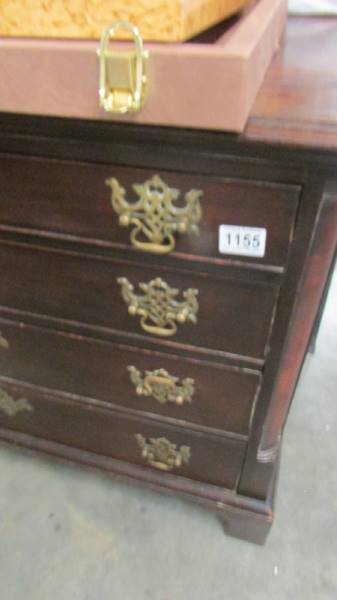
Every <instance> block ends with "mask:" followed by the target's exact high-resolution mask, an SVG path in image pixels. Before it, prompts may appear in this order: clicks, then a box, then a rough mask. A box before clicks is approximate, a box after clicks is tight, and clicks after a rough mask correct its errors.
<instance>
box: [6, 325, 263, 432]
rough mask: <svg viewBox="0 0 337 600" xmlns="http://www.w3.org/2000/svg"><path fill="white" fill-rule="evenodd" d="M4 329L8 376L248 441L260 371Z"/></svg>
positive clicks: (59, 335) (33, 331)
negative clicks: (222, 432) (241, 437)
mask: <svg viewBox="0 0 337 600" xmlns="http://www.w3.org/2000/svg"><path fill="white" fill-rule="evenodd" d="M0 330H1V332H2V335H3V337H4V338H5V339H6V340H7V342H8V345H9V347H8V348H7V349H1V348H0V372H1V375H2V376H5V377H9V378H12V379H19V380H21V381H24V382H28V383H31V384H34V385H37V386H42V387H45V388H51V389H53V390H59V391H61V392H67V393H69V394H76V395H79V396H82V397H86V398H88V399H93V400H94V401H95V402H96V403H97V404H98V403H99V401H100V402H102V403H103V402H104V403H110V404H113V405H118V406H120V407H123V409H125V410H128V411H137V412H138V413H140V412H143V413H147V414H148V415H149V414H153V415H157V416H159V417H161V418H162V417H164V418H168V419H174V420H176V421H179V422H188V423H191V424H194V425H195V426H197V427H199V428H200V429H203V428H214V429H217V430H223V431H227V432H233V433H238V434H241V435H245V436H246V435H248V432H249V424H250V418H251V414H252V410H253V406H254V400H255V398H256V395H257V392H258V389H259V384H260V375H259V373H258V372H256V371H253V370H247V369H238V368H230V367H228V366H224V365H219V364H214V363H206V362H203V361H199V360H192V359H188V358H185V357H184V358H183V357H180V356H173V355H171V354H168V353H160V352H153V351H146V350H142V349H140V348H135V347H131V346H127V345H123V344H112V343H108V342H103V341H98V340H95V339H90V338H85V337H82V336H78V335H69V334H67V333H61V332H56V331H52V330H46V329H41V328H39V327H34V326H30V325H24V324H22V323H11V322H9V321H5V320H0ZM130 367H134V369H130ZM163 369H164V370H165V371H166V372H167V374H166V375H165V374H163V372H162V371H160V370H163ZM157 371H160V372H159V373H158V372H157ZM175 378H176V379H175ZM137 391H138V393H137Z"/></svg>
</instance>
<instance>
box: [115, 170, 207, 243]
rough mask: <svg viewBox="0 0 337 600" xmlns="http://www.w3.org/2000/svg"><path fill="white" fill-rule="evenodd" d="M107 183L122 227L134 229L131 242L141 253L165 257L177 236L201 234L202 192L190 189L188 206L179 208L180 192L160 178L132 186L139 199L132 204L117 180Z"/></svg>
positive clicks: (187, 200) (186, 201) (156, 177)
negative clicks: (199, 226)
mask: <svg viewBox="0 0 337 600" xmlns="http://www.w3.org/2000/svg"><path fill="white" fill-rule="evenodd" d="M106 184H107V185H108V186H110V187H111V204H112V207H113V209H114V211H115V212H116V213H117V214H118V215H119V223H120V225H121V226H123V227H130V226H133V229H132V231H131V236H130V239H131V242H132V244H133V245H134V247H135V248H137V249H138V250H142V251H144V252H153V253H155V254H166V253H168V252H172V250H174V247H175V238H174V234H175V233H199V228H198V223H199V221H200V219H201V206H200V201H199V198H200V196H201V195H202V192H201V191H198V190H190V191H189V192H188V193H187V194H186V195H185V206H184V207H181V208H178V207H176V206H174V201H175V200H177V199H178V198H179V195H180V192H179V190H176V189H175V188H170V187H168V186H167V185H166V183H164V181H163V180H162V179H161V178H160V177H159V175H154V176H153V177H152V179H148V180H147V181H145V183H143V184H142V185H140V184H134V185H133V189H134V191H135V192H136V194H137V195H138V197H139V199H138V200H136V201H135V202H133V203H131V204H129V202H128V201H127V200H126V199H125V190H124V188H123V187H122V186H121V185H120V184H119V182H118V181H117V179H114V178H112V179H108V180H107V181H106Z"/></svg>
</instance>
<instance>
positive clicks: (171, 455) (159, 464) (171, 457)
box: [136, 433, 191, 471]
mask: <svg viewBox="0 0 337 600" xmlns="http://www.w3.org/2000/svg"><path fill="white" fill-rule="evenodd" d="M136 440H137V443H138V446H139V447H140V449H141V451H142V456H143V458H146V460H147V462H148V463H149V464H150V465H151V466H152V467H155V468H156V469H160V470H161V471H171V470H172V469H174V468H175V467H176V468H179V467H181V466H182V465H183V464H188V463H189V460H190V458H191V449H190V448H189V446H180V448H179V449H177V446H176V444H172V443H171V442H169V440H167V439H166V438H150V439H149V441H147V440H146V438H145V437H144V436H142V435H141V434H140V433H137V434H136Z"/></svg>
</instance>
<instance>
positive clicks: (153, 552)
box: [0, 277, 337, 600]
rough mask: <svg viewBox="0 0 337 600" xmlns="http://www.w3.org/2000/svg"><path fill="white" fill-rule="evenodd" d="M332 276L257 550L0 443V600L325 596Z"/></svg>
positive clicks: (336, 314)
mask: <svg viewBox="0 0 337 600" xmlns="http://www.w3.org/2000/svg"><path fill="white" fill-rule="evenodd" d="M336 306H337V277H335V280H334V282H333V286H332V289H331V293H330V295H329V300H328V304H327V306H326V310H325V314H324V319H323V323H322V327H321V330H320V334H319V338H318V343H317V349H316V353H315V355H314V356H312V357H310V359H309V361H308V363H307V365H306V368H305V370H304V373H303V376H302V378H301V383H300V385H299V388H298V390H297V393H296V397H295V400H294V403H293V407H292V411H291V414H290V417H289V421H288V427H287V431H286V435H285V438H284V444H283V455H282V463H281V473H280V481H279V492H278V498H277V504H276V520H275V523H274V526H273V528H272V531H271V534H270V536H269V538H268V541H267V543H266V545H265V546H264V547H257V546H254V545H252V544H248V543H245V542H241V541H238V540H235V539H232V538H229V537H226V536H225V535H224V534H223V532H222V529H221V527H220V525H219V523H218V521H217V519H216V518H214V516H213V515H212V514H210V513H208V512H206V511H203V510H201V509H200V508H199V507H197V506H194V505H193V504H189V503H186V502H183V501H180V500H177V499H173V498H167V497H165V496H160V495H158V494H156V493H154V492H151V491H148V490H143V489H140V488H137V487H132V486H129V485H126V484H121V483H118V482H115V481H112V480H111V479H109V478H108V477H107V476H105V475H102V474H101V473H99V472H95V471H92V470H87V469H85V468H77V467H76V468H74V467H71V466H68V465H64V464H61V463H59V462H57V461H53V460H51V459H48V458H45V457H41V456H37V455H35V456H33V455H31V454H29V453H27V452H23V451H21V450H19V449H15V448H12V447H9V446H7V445H4V444H2V445H0V475H1V480H0V597H1V599H2V600H23V599H25V600H27V599H29V600H30V599H32V600H51V599H54V598H60V600H61V599H62V600H70V599H76V600H96V599H97V600H108V599H109V600H112V599H121V600H131V599H132V600H133V599H137V600H189V599H191V600H218V599H227V598H228V599H231V600H232V599H233V598H234V599H236V600H246V599H247V600H248V599H249V600H252V599H254V598H259V600H264V599H266V598H268V599H269V600H279V599H280V600H284V599H285V598H290V599H291V600H298V599H305V600H311V599H315V600H327V599H329V600H330V599H331V600H336V598H337V477H336V465H337V397H336V387H337V386H336V384H337V372H336V357H337V310H336Z"/></svg>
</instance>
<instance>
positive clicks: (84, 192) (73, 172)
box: [0, 155, 300, 267]
mask: <svg viewBox="0 0 337 600" xmlns="http://www.w3.org/2000/svg"><path fill="white" fill-rule="evenodd" d="M18 174H20V176H18ZM154 175H159V176H160V178H161V180H162V182H163V183H164V184H165V185H167V186H169V188H175V189H177V190H179V191H180V196H179V198H177V199H172V198H171V197H170V195H169V194H168V195H167V194H166V195H164V194H162V195H161V196H160V198H159V200H160V202H159V204H160V206H159V212H160V214H159V215H158V212H157V213H156V214H153V212H152V211H153V202H151V198H150V201H149V197H148V195H147V194H145V201H144V203H143V205H142V206H141V207H139V206H138V209H137V210H133V211H132V210H131V212H130V211H129V210H128V209H126V212H127V216H125V214H124V217H123V216H122V214H121V212H119V213H118V211H117V213H116V212H115V210H114V209H113V208H112V189H111V187H109V186H107V185H106V181H107V180H109V179H111V178H114V179H116V180H117V181H118V183H119V185H120V186H122V187H123V188H124V189H125V200H126V202H127V203H128V204H129V205H130V206H129V208H131V209H132V207H131V205H132V204H134V203H135V201H137V200H139V194H140V190H139V189H138V192H136V191H135V190H134V189H133V185H134V184H143V183H144V182H146V181H151V180H152V177H153V176H154ZM149 189H150V191H151V189H153V185H152V188H151V186H150V188H147V190H149ZM299 189H300V188H299V187H297V186H288V185H278V184H272V183H268V182H258V181H256V182H252V181H244V180H239V179H228V178H221V177H206V176H200V175H191V174H179V173H172V172H165V171H160V172H158V171H151V170H146V169H136V168H127V167H120V166H115V165H97V164H91V163H88V164H86V163H78V162H71V161H62V160H55V159H53V160H51V159H41V158H33V157H17V156H10V155H2V156H1V157H0V204H1V219H0V226H2V227H6V226H7V227H14V228H25V229H34V230H38V231H40V232H41V234H43V235H48V232H49V233H50V232H53V233H54V234H55V233H56V234H58V235H60V236H61V237H62V236H63V237H66V236H75V238H80V239H88V240H89V241H92V242H95V241H96V243H102V242H104V243H105V244H107V245H109V246H111V247H117V248H123V249H131V248H134V249H136V250H137V249H140V248H141V249H140V252H143V250H144V249H145V251H146V248H147V249H148V250H150V251H153V249H154V246H156V245H157V246H158V244H159V246H162V249H160V248H159V249H158V248H157V249H156V250H155V251H158V252H164V253H165V252H166V251H169V252H173V253H177V255H178V256H181V257H185V258H187V257H189V258H191V257H193V256H194V257H197V258H198V260H207V261H216V262H220V263H221V261H223V260H224V259H231V258H232V259H235V260H237V261H240V260H243V261H247V260H248V261H249V262H250V263H258V264H265V265H273V266H276V267H280V266H283V265H284V264H285V262H286V258H287V253H288V247H289V243H290V239H291V236H292V229H293V225H294V220H295V215H296V210H297V204H298V198H299ZM191 190H198V191H201V192H202V195H201V197H200V203H201V210H202V214H201V218H200V221H198V219H199V217H198V216H197V217H196V220H197V221H198V227H199V233H198V234H196V233H193V229H194V226H193V221H194V217H195V214H194V216H193V215H191V214H190V213H188V207H190V208H191V203H192V204H193V203H194V202H195V199H193V197H192V198H191V196H190V195H188V193H189V192H190V191H191ZM159 192H160V193H161V192H163V190H162V189H160V190H159ZM116 194H117V195H118V193H117V190H116V191H115V195H116ZM192 196H193V194H192ZM152 199H153V198H152ZM116 202H118V201H117V200H116ZM175 206H178V207H179V208H180V209H183V208H184V207H185V209H186V210H187V213H186V214H185V213H184V215H185V216H184V215H183V216H181V215H180V217H177V215H176V212H175V208H174V207H175ZM186 207H187V208H186ZM124 208H125V206H124ZM123 210H124V209H123ZM123 210H122V213H123ZM192 212H193V211H192ZM124 213H125V211H124ZM135 213H137V214H135ZM120 218H121V221H122V222H124V225H125V224H126V223H127V221H128V220H129V221H132V219H135V218H136V219H137V220H138V225H139V222H140V223H141V226H140V228H139V227H138V228H137V227H136V226H135V224H134V223H133V224H130V225H129V226H124V227H123V226H120V224H119V219H120ZM176 218H178V221H179V222H180V220H181V219H183V221H184V223H185V225H184V226H186V223H187V229H188V223H190V224H191V225H192V228H191V230H189V229H188V232H187V233H184V234H183V233H176V232H174V234H173V238H174V242H172V244H173V245H174V247H173V245H172V244H170V241H169V238H168V237H167V236H165V235H164V234H163V228H164V227H165V226H167V224H168V223H171V224H172V220H173V221H175V219H176ZM123 219H124V220H123ZM180 225H181V223H180ZM220 225H234V226H244V227H253V228H256V227H258V228H263V229H265V230H266V234H267V242H266V250H265V255H264V256H260V257H254V256H249V253H248V258H247V257H245V256H240V255H230V254H229V255H226V254H220V253H219V249H218V237H219V227H220ZM145 226H147V235H145V237H144V231H145ZM149 230H151V232H152V234H151V233H149ZM148 236H149V237H148ZM131 237H132V240H133V242H131ZM151 240H152V242H153V240H154V241H155V244H154V245H153V244H152V246H151ZM144 241H145V246H144V245H142V242H144ZM171 241H172V240H171ZM138 242H140V245H139V243H138ZM166 246H167V248H165V247H166Z"/></svg>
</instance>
